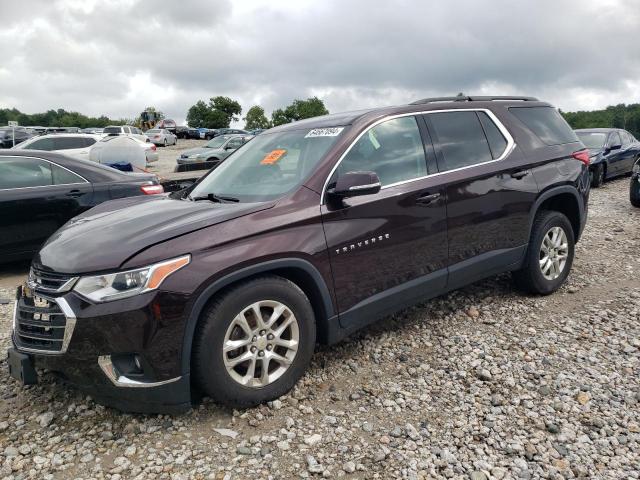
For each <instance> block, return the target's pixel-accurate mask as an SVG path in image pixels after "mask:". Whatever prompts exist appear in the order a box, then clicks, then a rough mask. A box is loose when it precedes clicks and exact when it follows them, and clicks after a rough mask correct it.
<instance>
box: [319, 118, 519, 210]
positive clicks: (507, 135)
mask: <svg viewBox="0 0 640 480" xmlns="http://www.w3.org/2000/svg"><path fill="white" fill-rule="evenodd" d="M446 112H484V113H486V114H487V115H488V116H489V118H490V119H491V120H492V121H493V123H494V124H495V125H496V127H498V130H500V133H502V135H503V136H504V138H505V139H506V140H507V146H506V147H505V149H504V151H503V152H502V155H500V156H499V157H498V158H496V159H492V160H489V161H487V162H482V163H475V164H473V165H467V166H465V167H460V168H454V169H452V170H446V171H444V172H436V173H431V174H428V175H424V176H422V177H416V178H410V179H407V180H402V181H400V182H395V183H390V184H389V185H383V186H382V188H381V190H384V189H385V188H391V187H396V186H398V185H403V184H405V183H410V182H415V181H418V180H423V179H425V178H429V177H435V176H438V175H444V174H447V173H453V172H458V171H460V170H466V169H468V168H474V167H478V166H481V165H487V164H489V163H494V162H499V161H501V160H504V159H505V158H506V157H508V156H509V155H510V154H511V152H512V151H513V150H514V148H515V146H516V142H515V140H514V139H513V137H512V136H511V134H510V133H509V130H507V128H506V127H505V126H504V125H503V124H502V122H501V121H500V120H498V117H496V116H495V114H494V113H493V112H492V111H491V110H489V109H487V108H447V109H442V110H425V111H419V112H408V113H400V114H397V115H390V116H388V117H384V118H380V119H378V120H376V121H375V122H374V123H372V124H371V125H369V126H368V127H367V128H366V129H365V130H363V131H362V132H360V134H359V135H358V136H357V137H356V138H355V139H354V140H353V142H351V145H349V147H348V148H347V149H346V150H345V151H344V153H343V154H342V155H340V158H339V159H338V161H337V162H336V164H335V165H334V166H333V168H332V169H331V171H330V172H329V175H328V176H327V179H326V180H325V182H324V186H323V187H322V197H321V198H320V206H322V205H324V204H325V196H326V194H327V185H328V184H329V180H330V179H331V177H332V176H333V174H334V173H335V171H336V170H337V169H338V166H339V165H340V163H341V162H342V160H343V159H344V157H346V156H347V154H348V153H349V151H351V148H353V146H354V145H355V144H356V143H357V142H358V140H360V138H361V137H362V136H363V135H364V134H365V133H367V132H368V131H369V130H371V129H372V128H373V127H375V126H377V125H379V124H381V123H383V122H386V121H387V120H393V119H395V118H401V117H411V116H416V115H427V114H430V113H446Z"/></svg>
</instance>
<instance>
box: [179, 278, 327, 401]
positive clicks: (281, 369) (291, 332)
mask: <svg viewBox="0 0 640 480" xmlns="http://www.w3.org/2000/svg"><path fill="white" fill-rule="evenodd" d="M258 302H262V303H261V305H260V309H259V311H260V312H262V315H263V319H264V318H265V317H266V316H268V315H270V314H271V313H272V312H273V310H274V309H275V308H276V307H277V308H280V306H284V308H285V309H286V310H285V311H284V312H283V313H282V314H281V315H280V316H279V317H277V318H276V323H275V326H274V329H273V332H274V333H277V330H278V328H282V325H283V323H284V322H285V321H286V320H287V319H291V318H292V317H293V321H292V322H291V324H290V325H289V326H287V327H286V328H285V330H284V333H282V332H281V334H280V335H281V336H280V338H281V339H284V340H281V341H285V342H287V341H289V342H290V341H291V340H292V339H295V338H296V336H297V338H298V343H297V350H295V351H293V350H292V349H286V348H285V347H282V346H277V345H276V346H273V344H272V343H269V341H270V338H269V335H270V334H268V332H270V331H271V330H269V328H268V327H264V326H263V327H262V329H261V327H259V325H258V324H257V322H256V318H257V316H256V315H255V314H254V313H253V312H254V310H252V309H250V308H249V307H251V306H253V305H255V304H257V303H258ZM270 309H271V310H270ZM241 312H243V315H242V316H241ZM244 314H246V315H244ZM241 318H244V319H245V321H244V325H245V327H244V328H242V327H240V326H239V322H238V319H241ZM263 321H264V320H263ZM293 324H295V325H296V327H295V328H294V327H293ZM245 328H248V329H249V330H250V331H251V333H249V332H245ZM261 333H263V334H261ZM238 337H240V338H238ZM286 337H288V338H286ZM315 340H316V326H315V317H314V314H313V309H312V307H311V304H310V303H309V299H308V298H307V297H306V296H305V294H304V292H303V291H302V290H301V289H300V288H299V287H298V286H297V285H296V284H294V283H293V282H291V281H289V280H287V279H285V278H282V277H278V276H263V277H258V278H255V279H253V280H249V281H247V282H244V283H241V284H240V285H238V286H236V287H233V288H232V289H230V290H228V291H227V292H225V293H223V294H222V295H221V296H220V297H219V298H217V299H216V300H215V301H214V302H212V303H211V304H210V305H209V306H208V307H207V309H206V310H205V311H204V313H203V314H202V316H201V318H200V322H199V324H198V326H197V328H196V331H195V333H194V340H193V354H192V359H191V360H192V367H193V368H192V371H193V372H194V380H195V382H196V385H197V386H198V387H199V388H200V389H201V390H202V391H203V393H205V394H206V395H208V396H210V397H211V398H212V399H213V400H214V401H215V402H218V403H221V404H223V405H227V406H230V407H234V408H245V407H251V406H255V405H259V404H261V403H264V402H267V401H269V400H273V399H276V398H278V397H280V396H282V395H284V394H285V393H287V392H288V391H289V390H291V388H292V387H293V386H294V385H295V383H296V382H297V381H298V379H299V378H300V377H301V376H302V375H303V374H304V372H305V370H306V368H307V366H308V365H309V362H310V361H311V356H312V355H313V349H314V346H315ZM229 341H234V342H246V343H243V344H242V346H239V347H238V348H236V349H234V350H229V351H227V352H224V351H223V345H224V343H225V342H229ZM259 355H262V357H261V356H259ZM277 355H278V356H280V358H282V359H284V358H287V359H288V360H287V362H289V361H290V362H291V363H290V364H289V365H286V364H285V363H286V362H284V363H280V361H279V360H278V359H277V358H278V357H277ZM243 356H246V357H247V360H245V361H240V362H237V359H238V358H239V357H243ZM266 358H269V360H268V361H267V371H268V372H270V373H269V376H272V377H273V376H275V378H273V379H269V378H263V377H262V366H263V365H264V361H265V359H266ZM234 360H236V362H237V364H236V365H231V364H232V363H233V361H234ZM252 365H253V369H254V370H253V375H251V372H250V369H251V366H252ZM256 377H257V378H256ZM241 382H244V384H242V383H241Z"/></svg>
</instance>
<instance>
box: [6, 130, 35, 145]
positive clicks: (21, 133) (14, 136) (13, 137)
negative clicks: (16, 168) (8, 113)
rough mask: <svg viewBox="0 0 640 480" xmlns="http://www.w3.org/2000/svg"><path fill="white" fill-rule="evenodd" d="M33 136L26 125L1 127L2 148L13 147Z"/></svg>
mask: <svg viewBox="0 0 640 480" xmlns="http://www.w3.org/2000/svg"><path fill="white" fill-rule="evenodd" d="M32 136H33V135H32V134H31V133H29V132H28V131H27V129H26V128H24V127H15V128H14V127H0V148H11V147H13V146H14V145H18V144H19V143H22V142H24V141H25V140H27V139H29V138H31V137H32Z"/></svg>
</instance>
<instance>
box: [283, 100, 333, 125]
mask: <svg viewBox="0 0 640 480" xmlns="http://www.w3.org/2000/svg"><path fill="white" fill-rule="evenodd" d="M328 113H329V110H327V108H326V107H325V106H324V102H323V101H322V100H320V99H319V98H318V97H311V98H308V99H306V100H300V99H296V100H294V101H293V102H292V103H291V105H289V106H287V107H285V108H284V109H282V108H278V109H276V110H274V111H273V113H272V114H271V123H273V125H282V124H284V123H290V122H296V121H298V120H303V119H305V118H312V117H317V116H320V115H327V114H328Z"/></svg>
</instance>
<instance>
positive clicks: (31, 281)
mask: <svg viewBox="0 0 640 480" xmlns="http://www.w3.org/2000/svg"><path fill="white" fill-rule="evenodd" d="M38 278H40V277H39V276H38V275H36V273H35V272H34V271H33V268H29V275H28V276H27V285H29V288H31V289H33V290H41V291H43V292H49V293H64V292H68V291H69V290H71V289H72V288H73V286H74V285H75V283H76V282H77V281H78V279H79V278H80V277H70V278H69V280H67V281H66V282H64V283H63V284H62V285H60V286H59V287H58V288H49V287H45V286H44V285H42V284H40V283H38V281H37V279H38Z"/></svg>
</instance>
